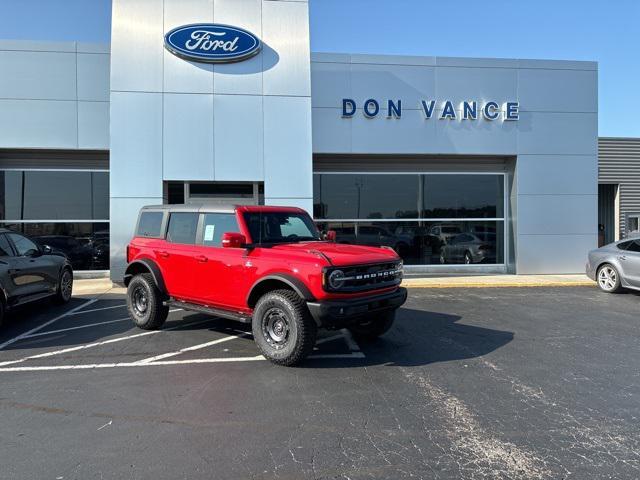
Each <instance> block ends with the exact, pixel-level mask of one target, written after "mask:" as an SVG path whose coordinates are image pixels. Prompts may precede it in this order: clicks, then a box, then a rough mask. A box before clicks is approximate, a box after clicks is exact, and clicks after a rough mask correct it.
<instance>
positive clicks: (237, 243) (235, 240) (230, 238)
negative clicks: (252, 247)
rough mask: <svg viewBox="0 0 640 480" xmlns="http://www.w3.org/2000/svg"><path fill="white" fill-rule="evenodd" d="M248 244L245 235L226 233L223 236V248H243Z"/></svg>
mask: <svg viewBox="0 0 640 480" xmlns="http://www.w3.org/2000/svg"><path fill="white" fill-rule="evenodd" d="M246 243H247V239H246V238H245V236H244V235H242V234H241V233H237V232H225V233H223V234H222V247H223V248H242V247H244V246H245V244H246Z"/></svg>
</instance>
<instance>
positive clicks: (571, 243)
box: [517, 233, 598, 274]
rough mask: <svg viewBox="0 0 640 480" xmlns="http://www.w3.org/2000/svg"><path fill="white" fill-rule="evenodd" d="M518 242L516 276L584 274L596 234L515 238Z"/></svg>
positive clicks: (522, 236)
mask: <svg viewBox="0 0 640 480" xmlns="http://www.w3.org/2000/svg"><path fill="white" fill-rule="evenodd" d="M517 241H518V244H517V249H518V253H517V263H518V266H517V269H518V270H517V272H518V273H527V274H547V273H558V274H562V273H583V272H584V269H585V263H586V257H585V256H586V254H587V252H588V251H589V250H592V249H594V248H595V247H596V245H597V241H598V235H597V234H596V233H593V234H586V235H562V234H559V235H518V240H517Z"/></svg>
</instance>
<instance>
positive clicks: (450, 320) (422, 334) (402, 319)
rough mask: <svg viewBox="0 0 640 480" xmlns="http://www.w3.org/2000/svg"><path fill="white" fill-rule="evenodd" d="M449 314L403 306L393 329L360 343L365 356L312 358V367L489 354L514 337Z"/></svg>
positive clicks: (396, 363)
mask: <svg viewBox="0 0 640 480" xmlns="http://www.w3.org/2000/svg"><path fill="white" fill-rule="evenodd" d="M460 320H461V317H459V316H457V315H449V314H446V313H438V312H429V311H425V310H414V309H409V308H401V309H400V310H398V313H397V317H396V321H395V323H394V325H393V327H392V329H391V330H390V331H389V332H387V333H386V334H385V335H383V336H382V337H380V338H378V339H377V340H375V341H373V342H370V343H364V342H362V341H361V342H359V345H360V348H361V349H362V351H363V352H364V353H365V355H366V358H364V359H353V360H352V359H346V360H343V359H340V360H322V361H319V360H313V359H311V360H309V361H308V362H306V363H305V364H304V366H308V367H311V368H339V367H357V366H363V365H364V366H371V365H392V366H403V367H410V366H420V365H428V364H430V363H436V362H447V361H452V360H463V359H470V358H476V357H479V356H482V355H487V354H488V353H491V352H493V351H495V350H497V349H499V348H501V347H503V346H504V345H506V344H507V343H509V342H511V340H513V338H514V334H513V333H512V332H507V331H502V330H494V329H491V328H484V327H476V326H473V325H465V324H463V323H459V321H460Z"/></svg>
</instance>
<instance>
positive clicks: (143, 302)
mask: <svg viewBox="0 0 640 480" xmlns="http://www.w3.org/2000/svg"><path fill="white" fill-rule="evenodd" d="M131 304H132V306H133V311H134V312H135V314H136V315H137V316H139V317H143V316H144V314H145V313H147V309H148V308H149V294H148V292H147V289H146V288H144V287H143V286H140V285H138V286H137V287H135V288H134V289H133V292H131Z"/></svg>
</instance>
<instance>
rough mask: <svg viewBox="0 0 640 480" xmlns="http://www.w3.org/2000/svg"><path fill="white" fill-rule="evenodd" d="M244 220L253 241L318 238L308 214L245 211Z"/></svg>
mask: <svg viewBox="0 0 640 480" xmlns="http://www.w3.org/2000/svg"><path fill="white" fill-rule="evenodd" d="M244 220H245V222H246V223H247V227H248V228H249V233H250V234H251V240H252V241H253V243H261V244H263V243H291V242H302V241H309V240H320V234H319V233H318V230H317V229H316V226H315V225H314V223H313V220H311V218H310V217H309V215H305V214H302V213H288V212H247V213H245V214H244Z"/></svg>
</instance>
